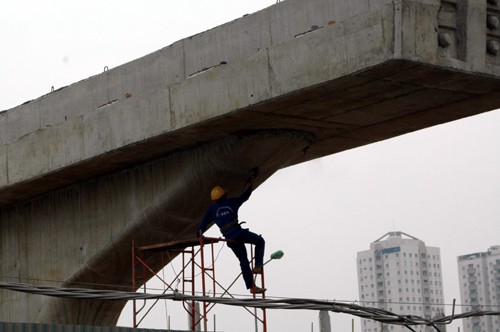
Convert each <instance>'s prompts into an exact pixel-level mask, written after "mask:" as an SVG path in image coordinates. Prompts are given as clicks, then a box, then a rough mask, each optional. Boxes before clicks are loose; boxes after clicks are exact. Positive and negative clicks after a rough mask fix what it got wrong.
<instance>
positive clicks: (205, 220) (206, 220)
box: [196, 208, 212, 237]
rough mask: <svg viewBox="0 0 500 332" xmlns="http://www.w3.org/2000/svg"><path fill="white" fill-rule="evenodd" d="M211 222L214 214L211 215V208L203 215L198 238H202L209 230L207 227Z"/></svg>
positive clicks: (197, 231)
mask: <svg viewBox="0 0 500 332" xmlns="http://www.w3.org/2000/svg"><path fill="white" fill-rule="evenodd" d="M211 221H212V213H211V208H209V209H208V210H207V211H206V212H205V214H204V215H203V219H201V222H200V224H199V225H198V228H197V229H196V236H197V237H200V236H201V235H202V234H203V233H204V232H205V231H206V230H207V226H208V224H209V223H210V222H211Z"/></svg>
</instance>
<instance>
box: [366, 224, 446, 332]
mask: <svg viewBox="0 0 500 332" xmlns="http://www.w3.org/2000/svg"><path fill="white" fill-rule="evenodd" d="M357 268H358V287H359V297H360V302H361V304H362V305H364V306H366V307H376V308H380V309H384V310H388V311H390V312H393V313H396V314H401V315H415V316H419V317H424V318H427V319H432V318H435V317H441V316H443V315H444V297H443V281H442V275H441V256H440V250H439V248H436V247H427V246H426V245H425V243H424V242H423V241H421V240H419V239H417V238H416V237H413V236H411V235H408V234H406V233H403V232H389V233H387V234H385V235H384V236H382V237H381V238H379V239H378V240H376V241H375V242H373V243H371V244H370V250H365V251H360V252H358V255H357ZM361 326H362V331H363V332H384V331H390V332H399V331H401V332H402V331H405V332H406V331H408V329H407V328H406V327H404V326H399V325H390V324H382V323H379V322H377V321H374V320H370V319H362V320H361ZM412 328H413V329H414V330H416V331H419V332H428V331H433V332H435V329H434V328H432V327H426V326H420V325H419V326H412ZM439 329H440V330H441V331H445V326H442V325H440V326H439Z"/></svg>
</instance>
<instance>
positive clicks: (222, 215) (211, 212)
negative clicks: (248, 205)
mask: <svg viewBox="0 0 500 332" xmlns="http://www.w3.org/2000/svg"><path fill="white" fill-rule="evenodd" d="M251 194H252V187H251V186H249V187H248V189H247V190H245V192H244V193H243V194H241V196H239V197H234V198H225V199H219V200H218V201H216V202H214V203H213V204H212V205H210V206H209V207H208V209H207V211H206V212H205V215H204V216H203V219H202V220H201V223H200V225H199V226H198V228H197V230H196V235H197V236H201V234H202V233H203V232H205V230H206V229H207V226H208V225H209V224H210V223H211V222H212V221H215V223H216V224H217V226H219V228H220V229H221V232H222V235H224V237H225V238H226V239H230V240H232V239H235V238H236V237H237V236H238V235H239V234H240V233H241V232H242V231H243V229H242V228H241V226H240V225H239V224H238V210H239V208H240V206H241V205H242V204H243V203H245V202H246V201H247V200H248V198H249V197H250V195H251ZM235 221H236V223H234V226H232V227H229V226H227V225H229V224H230V223H233V222H235Z"/></svg>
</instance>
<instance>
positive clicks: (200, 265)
mask: <svg viewBox="0 0 500 332" xmlns="http://www.w3.org/2000/svg"><path fill="white" fill-rule="evenodd" d="M228 241H231V240H226V239H223V238H213V237H204V236H202V237H199V238H192V239H185V240H178V241H172V242H167V243H159V244H154V245H148V246H137V245H135V242H134V241H132V288H133V289H134V290H135V289H138V287H137V285H138V284H139V281H140V280H142V281H143V282H142V285H143V288H144V293H146V292H147V287H146V282H147V281H148V280H150V279H152V278H157V279H158V280H160V281H161V282H162V283H163V285H164V286H166V287H165V289H164V291H163V294H165V293H166V292H167V291H169V290H170V291H173V292H179V291H180V292H182V293H183V294H186V295H192V296H195V295H202V296H203V297H206V296H207V295H208V296H213V297H217V296H218V295H217V294H220V297H224V296H226V295H227V296H230V297H231V298H235V297H234V296H233V295H232V294H231V293H230V292H229V289H230V288H231V287H232V286H233V285H234V284H235V282H236V281H237V280H238V278H239V277H240V275H241V273H240V275H238V276H237V277H236V279H235V280H234V281H233V282H232V283H231V284H230V285H229V286H228V287H224V286H222V285H221V284H220V283H219V282H217V280H216V274H215V272H216V269H215V263H216V257H215V245H216V244H217V243H219V242H228ZM250 247H251V248H250V252H251V260H250V262H251V263H250V264H251V266H250V267H251V270H252V273H253V271H254V261H255V260H254V249H253V245H250ZM165 252H166V253H172V254H175V255H181V260H182V268H181V270H180V271H179V272H177V274H176V275H175V276H174V278H173V280H172V281H171V282H167V281H166V280H164V279H163V278H161V277H160V276H159V275H158V274H157V272H155V271H154V269H153V268H151V267H150V266H149V265H148V263H147V259H148V257H151V256H152V255H157V254H163V253H165ZM206 256H209V258H210V265H208V266H207V263H206ZM162 259H163V256H162ZM170 263H171V262H170ZM162 265H163V264H162ZM167 265H168V264H167ZM165 267H166V265H165ZM139 270H140V271H139ZM197 277H201V285H197V283H196V280H197ZM257 278H258V275H256V274H253V276H252V279H253V284H254V285H253V286H255V283H256V279H257ZM198 279H200V278H198ZM179 280H182V289H181V290H179V289H178V288H177V286H178V284H179V283H180V281H179ZM176 281H177V285H176V286H175V288H174V287H173V285H174V283H175V282H176ZM260 282H261V287H263V288H264V287H265V282H264V269H262V273H260ZM219 288H220V290H221V292H218V289H219ZM209 294H211V295H209ZM252 294H253V298H257V297H259V296H260V297H261V298H265V293H262V294H255V293H253V292H252ZM138 301H139V300H133V327H134V328H137V327H139V324H140V323H141V322H142V321H143V320H144V318H145V317H146V316H147V314H148V313H149V312H150V311H151V310H152V308H153V307H154V306H155V305H156V303H157V302H158V300H156V301H154V303H153V304H152V305H150V306H147V305H146V301H145V300H143V304H142V306H140V307H139V306H138V303H137V302H138ZM182 305H183V308H184V309H185V310H186V312H187V313H188V315H189V317H190V327H189V328H190V330H191V331H205V332H207V331H208V317H207V314H208V313H209V312H210V310H211V309H212V308H213V307H214V306H215V304H214V303H212V304H211V305H210V304H209V303H207V302H205V301H202V303H201V306H202V307H201V308H200V306H199V303H196V302H195V301H183V303H182ZM244 309H245V310H246V311H247V312H249V313H250V314H251V315H252V316H254V318H255V331H256V332H257V331H259V325H260V326H261V327H262V331H263V332H267V317H266V309H265V308H262V309H257V308H254V311H253V312H252V311H251V310H249V309H248V308H246V307H244ZM143 310H145V313H144V314H142V316H141V312H142V311H143ZM202 328H203V330H202ZM214 330H215V326H214Z"/></svg>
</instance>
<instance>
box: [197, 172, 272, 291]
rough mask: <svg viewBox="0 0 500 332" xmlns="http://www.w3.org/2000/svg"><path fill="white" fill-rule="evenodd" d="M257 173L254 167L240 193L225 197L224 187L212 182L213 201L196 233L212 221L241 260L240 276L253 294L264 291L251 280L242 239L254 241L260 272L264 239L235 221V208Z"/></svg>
mask: <svg viewBox="0 0 500 332" xmlns="http://www.w3.org/2000/svg"><path fill="white" fill-rule="evenodd" d="M257 175H258V168H254V169H253V170H252V174H251V175H250V177H249V178H248V179H247V182H246V183H245V188H246V189H245V190H244V192H243V194H241V196H239V197H234V198H230V197H227V192H226V190H224V189H223V188H222V187H221V186H215V187H214V188H213V189H212V191H211V193H210V197H211V199H212V201H214V203H213V204H212V205H210V206H209V207H208V209H207V211H206V212H205V215H204V216H203V219H202V220H201V223H200V224H199V226H198V228H197V230H196V235H197V236H198V237H200V236H201V235H202V234H203V232H205V230H206V228H207V226H208V225H209V224H210V223H212V222H213V221H215V223H216V224H217V226H219V228H220V231H221V233H222V235H223V236H224V238H226V239H227V240H228V242H227V246H228V247H229V248H231V249H232V250H233V252H234V254H235V255H236V257H237V258H238V260H239V261H240V267H241V272H242V274H243V280H244V281H245V285H246V287H247V289H249V290H250V292H251V293H253V294H260V293H264V292H265V291H266V289H265V288H261V287H256V286H255V285H254V284H253V276H252V270H251V269H250V262H249V261H248V256H247V249H246V247H245V243H250V244H253V245H255V267H254V271H253V273H255V274H259V273H262V269H263V260H264V247H265V241H264V239H263V238H262V236H260V235H257V234H255V233H252V232H250V231H249V230H248V229H246V228H242V227H241V225H240V223H239V221H238V209H239V208H240V206H241V205H242V204H243V203H244V202H246V201H247V200H248V198H249V197H250V195H251V194H252V187H253V182H254V179H255V178H256V177H257Z"/></svg>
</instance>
